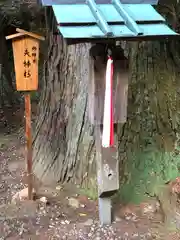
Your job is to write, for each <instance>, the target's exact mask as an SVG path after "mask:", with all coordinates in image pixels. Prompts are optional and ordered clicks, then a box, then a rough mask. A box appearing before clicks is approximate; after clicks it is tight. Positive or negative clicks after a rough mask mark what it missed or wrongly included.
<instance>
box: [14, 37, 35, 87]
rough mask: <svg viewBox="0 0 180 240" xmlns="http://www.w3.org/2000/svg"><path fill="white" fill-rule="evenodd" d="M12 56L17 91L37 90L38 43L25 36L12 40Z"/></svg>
mask: <svg viewBox="0 0 180 240" xmlns="http://www.w3.org/2000/svg"><path fill="white" fill-rule="evenodd" d="M12 44H13V54H14V64H15V73H16V88H17V90H18V91H32V90H37V88H38V60H39V41H38V40H37V39H33V38H31V37H28V36H25V37H22V39H16V40H13V43H12Z"/></svg>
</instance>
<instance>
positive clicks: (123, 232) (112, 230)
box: [0, 126, 180, 240]
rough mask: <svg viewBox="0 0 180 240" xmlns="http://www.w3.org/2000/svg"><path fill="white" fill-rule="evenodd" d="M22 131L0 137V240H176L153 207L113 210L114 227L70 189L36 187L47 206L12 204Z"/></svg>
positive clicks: (20, 174) (21, 183) (21, 167)
mask: <svg viewBox="0 0 180 240" xmlns="http://www.w3.org/2000/svg"><path fill="white" fill-rule="evenodd" d="M23 135H24V130H23V126H21V128H20V129H16V130H14V131H13V132H11V134H10V133H6V132H5V131H3V130H2V131H1V132H0V240H3V239H7V240H16V239H17V240H19V239H23V240H28V239H29V240H30V239H32V240H36V239H37V240H41V239H43V240H46V239H49V240H51V239H52V240H53V239H60V240H61V239H62V240H63V239H67V240H108V239H109V240H118V239H121V240H141V239H142V240H143V239H144V240H146V239H147V240H148V239H149V240H151V239H162V240H176V239H177V240H179V239H180V235H179V234H178V233H177V232H170V231H169V230H168V229H167V228H165V227H164V226H163V224H162V222H161V215H160V214H157V213H155V210H153V204H156V202H155V201H154V202H151V204H150V203H144V204H141V205H139V206H132V205H131V206H130V205H129V206H121V205H120V203H117V204H116V205H115V206H114V212H115V216H114V222H113V223H112V225H111V226H106V227H102V226H100V224H99V221H98V203H97V201H94V200H91V199H89V198H88V197H87V196H83V195H82V194H80V193H79V192H78V189H75V188H74V187H73V188H72V187H71V186H70V185H67V186H66V187H63V186H60V185H57V186H56V187H55V188H54V189H52V188H50V187H49V188H48V187H44V188H42V193H41V194H42V196H44V197H46V198H47V200H48V204H47V203H45V202H43V201H40V200H37V201H28V200H24V201H20V202H16V203H13V202H12V196H14V194H15V193H16V192H18V191H20V190H21V189H24V188H25V187H27V186H26V183H25V180H24V179H25V178H24V173H25V166H26V165H25V146H24V136H23Z"/></svg>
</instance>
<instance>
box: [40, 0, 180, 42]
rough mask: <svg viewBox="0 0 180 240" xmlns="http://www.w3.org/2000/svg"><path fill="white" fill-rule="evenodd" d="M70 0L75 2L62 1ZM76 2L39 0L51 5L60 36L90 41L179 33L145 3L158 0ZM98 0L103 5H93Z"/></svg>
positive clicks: (172, 35) (89, 0)
mask: <svg viewBox="0 0 180 240" xmlns="http://www.w3.org/2000/svg"><path fill="white" fill-rule="evenodd" d="M74 1H75V2H76V4H64V2H68V3H69V2H74ZM79 1H81V2H83V1H84V0H55V1H50V0H42V3H43V4H44V5H46V6H47V5H48V4H50V3H51V4H52V5H50V6H52V9H53V11H54V15H55V17H56V20H57V25H58V29H59V31H60V32H61V34H62V35H63V37H64V38H67V39H80V40H83V41H91V40H95V39H101V40H103V39H104V40H105V39H121V38H122V39H135V38H140V39H143V40H144V39H146V38H151V37H153V38H159V37H176V36H179V34H177V33H176V32H174V31H173V30H172V29H170V28H169V27H168V26H167V25H166V21H165V19H164V18H163V17H162V16H161V15H160V14H159V13H158V12H157V11H156V10H155V9H154V8H153V7H152V6H151V5H150V4H147V2H151V3H154V4H155V3H157V2H158V0H121V1H120V0H111V2H110V3H109V0H96V1H95V0H86V3H81V4H79V3H77V2H79ZM100 1H102V2H103V4H97V2H100ZM105 2H106V3H105ZM107 2H108V3H107ZM122 2H125V3H126V4H122ZM127 2H131V4H127ZM134 2H135V3H137V2H138V3H139V2H145V4H142V3H141V4H134Z"/></svg>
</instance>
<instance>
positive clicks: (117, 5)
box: [112, 0, 143, 35]
mask: <svg viewBox="0 0 180 240" xmlns="http://www.w3.org/2000/svg"><path fill="white" fill-rule="evenodd" d="M112 4H113V5H114V7H115V8H116V11H117V12H118V13H119V14H120V15H121V17H122V18H123V19H124V21H125V24H126V26H127V27H128V28H129V29H130V30H131V31H132V32H133V33H135V34H136V35H143V31H142V30H141V29H140V28H139V26H138V24H137V23H136V22H135V21H134V19H133V18H132V17H131V16H129V14H128V13H127V12H126V11H125V9H124V8H123V4H122V3H121V2H120V1H119V0H112Z"/></svg>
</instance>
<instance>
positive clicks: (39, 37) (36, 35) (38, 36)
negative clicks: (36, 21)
mask: <svg viewBox="0 0 180 240" xmlns="http://www.w3.org/2000/svg"><path fill="white" fill-rule="evenodd" d="M16 31H17V32H19V33H23V34H26V35H28V36H30V37H32V38H36V39H39V40H42V41H44V40H45V37H43V36H40V35H38V34H35V33H32V32H28V31H25V30H23V29H20V28H16Z"/></svg>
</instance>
